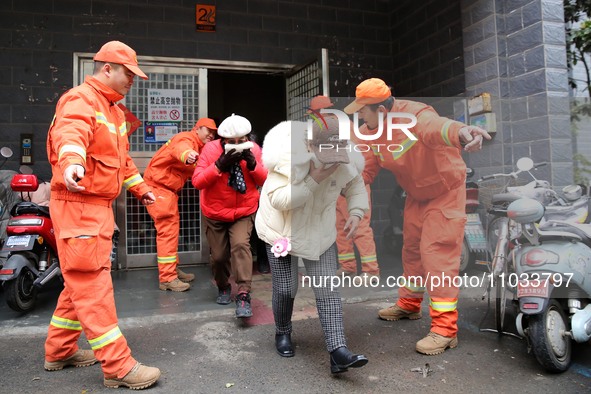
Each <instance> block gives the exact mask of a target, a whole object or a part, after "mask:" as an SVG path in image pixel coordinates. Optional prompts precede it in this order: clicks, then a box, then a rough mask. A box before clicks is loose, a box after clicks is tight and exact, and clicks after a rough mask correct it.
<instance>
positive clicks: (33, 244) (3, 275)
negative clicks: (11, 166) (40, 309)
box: [0, 174, 61, 312]
mask: <svg viewBox="0 0 591 394" xmlns="http://www.w3.org/2000/svg"><path fill="white" fill-rule="evenodd" d="M38 187H39V183H38V180H37V177H36V176H35V175H33V174H17V175H15V176H14V177H13V178H12V182H11V188H12V190H14V191H16V192H20V193H21V194H22V195H23V194H24V193H31V192H34V191H36V190H37V189H38ZM10 215H11V218H10V220H9V221H8V225H7V227H6V234H7V238H6V241H5V242H4V245H3V246H2V251H1V253H2V254H6V255H7V259H6V262H5V263H4V266H3V267H2V268H1V269H0V282H2V285H3V286H4V292H5V295H6V302H7V304H8V306H9V307H10V308H12V309H14V310H15V311H18V312H28V311H30V310H32V309H33V308H34V306H35V302H36V298H37V291H38V290H39V289H41V288H43V287H44V286H46V285H47V284H48V283H49V282H50V281H52V280H53V279H55V278H60V279H61V270H60V266H59V259H58V254H57V248H56V247H57V246H56V239H55V233H54V231H53V224H52V221H51V217H50V215H49V207H46V206H40V205H38V204H35V203H33V202H28V201H21V202H19V203H17V204H16V205H14V206H13V207H12V209H11V211H10Z"/></svg>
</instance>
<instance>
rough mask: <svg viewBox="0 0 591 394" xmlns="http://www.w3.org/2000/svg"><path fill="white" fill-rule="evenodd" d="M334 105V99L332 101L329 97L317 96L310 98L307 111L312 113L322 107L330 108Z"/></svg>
mask: <svg viewBox="0 0 591 394" xmlns="http://www.w3.org/2000/svg"><path fill="white" fill-rule="evenodd" d="M333 105H334V104H333V103H332V101H330V99H329V98H328V97H326V96H322V95H320V96H316V97H314V98H312V100H310V107H308V110H307V111H306V112H307V113H311V112H312V111H318V110H319V109H322V108H330V107H332V106H333Z"/></svg>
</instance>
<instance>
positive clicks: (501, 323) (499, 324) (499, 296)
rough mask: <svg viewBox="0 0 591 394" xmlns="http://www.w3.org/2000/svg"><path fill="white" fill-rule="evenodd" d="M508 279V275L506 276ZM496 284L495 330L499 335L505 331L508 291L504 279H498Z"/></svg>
mask: <svg viewBox="0 0 591 394" xmlns="http://www.w3.org/2000/svg"><path fill="white" fill-rule="evenodd" d="M504 278H507V275H504ZM495 280H496V283H495V296H496V297H495V328H496V329H497V332H498V333H499V334H502V333H503V331H505V314H506V313H507V289H505V284H504V283H502V279H501V278H500V277H497V278H496V279H495Z"/></svg>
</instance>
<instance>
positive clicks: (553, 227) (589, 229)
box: [540, 220, 591, 247]
mask: <svg viewBox="0 0 591 394" xmlns="http://www.w3.org/2000/svg"><path fill="white" fill-rule="evenodd" d="M540 230H541V233H542V234H543V232H544V231H552V232H565V233H571V234H576V235H577V236H579V237H580V238H581V240H582V241H583V243H585V245H587V246H589V247H591V225H590V224H578V223H567V222H560V221H557V220H549V221H547V222H545V223H544V224H542V225H541V226H540ZM542 240H543V239H542Z"/></svg>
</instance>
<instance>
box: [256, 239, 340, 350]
mask: <svg viewBox="0 0 591 394" xmlns="http://www.w3.org/2000/svg"><path fill="white" fill-rule="evenodd" d="M266 248H267V256H268V257H269V264H270V266H271V276H272V278H273V316H274V317H275V330H276V333H277V334H291V331H292V325H291V315H292V313H293V303H294V298H295V296H296V293H297V291H298V259H297V257H294V256H291V255H287V256H285V257H279V258H277V257H275V255H274V254H273V252H271V246H270V245H266ZM303 261H304V266H305V267H306V274H307V275H308V276H309V277H310V279H311V280H312V282H311V283H321V280H320V279H321V277H327V276H332V275H335V273H336V268H337V264H338V263H337V254H336V248H335V246H334V245H333V246H332V247H330V248H329V249H328V250H327V251H326V252H324V253H323V254H322V255H321V256H320V260H306V259H303ZM312 289H313V290H314V296H315V297H316V308H317V309H318V316H319V317H320V325H321V326H322V330H323V331H324V339H325V341H326V349H327V350H328V351H329V352H332V351H333V350H335V349H337V348H339V347H341V346H347V343H346V341H345V332H344V328H343V304H342V301H341V295H340V294H339V291H338V289H335V290H333V291H331V290H330V288H328V287H312Z"/></svg>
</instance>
